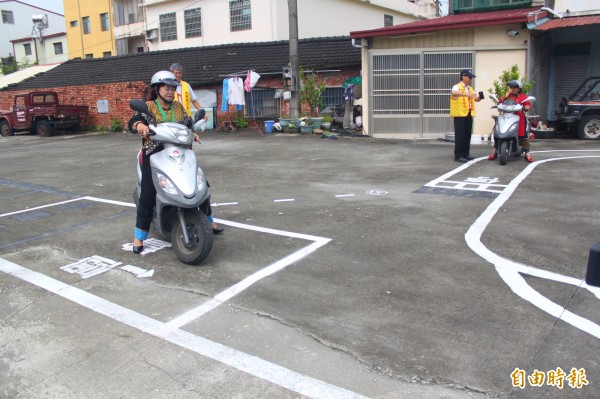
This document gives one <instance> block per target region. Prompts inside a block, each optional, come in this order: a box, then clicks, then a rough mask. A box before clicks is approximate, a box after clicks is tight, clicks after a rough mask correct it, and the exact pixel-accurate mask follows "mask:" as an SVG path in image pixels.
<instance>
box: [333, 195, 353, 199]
mask: <svg viewBox="0 0 600 399" xmlns="http://www.w3.org/2000/svg"><path fill="white" fill-rule="evenodd" d="M347 197H354V194H337V195H336V196H335V198H347Z"/></svg>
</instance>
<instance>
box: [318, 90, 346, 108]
mask: <svg viewBox="0 0 600 399" xmlns="http://www.w3.org/2000/svg"><path fill="white" fill-rule="evenodd" d="M321 98H322V99H323V112H324V111H326V110H327V111H331V112H333V108H334V107H336V106H338V105H342V106H343V105H344V88H343V87H341V86H340V87H326V88H325V91H324V92H323V93H322V94H321ZM328 108H329V110H328Z"/></svg>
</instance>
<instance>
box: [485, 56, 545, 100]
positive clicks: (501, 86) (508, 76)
mask: <svg viewBox="0 0 600 399" xmlns="http://www.w3.org/2000/svg"><path fill="white" fill-rule="evenodd" d="M511 80H520V81H521V83H523V91H522V92H523V93H525V94H527V93H529V92H530V91H531V89H532V88H533V86H535V82H534V81H533V80H529V79H528V78H527V75H521V71H519V66H518V65H516V64H515V65H513V66H512V67H511V68H510V69H507V70H505V71H502V74H501V75H500V77H499V79H498V80H494V83H493V86H494V87H493V88H491V89H488V90H489V91H490V93H493V94H495V95H496V97H498V98H501V97H504V96H505V95H506V93H507V92H508V86H507V85H506V84H507V83H508V82H510V81H511Z"/></svg>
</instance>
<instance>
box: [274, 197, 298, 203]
mask: <svg viewBox="0 0 600 399" xmlns="http://www.w3.org/2000/svg"><path fill="white" fill-rule="evenodd" d="M294 201H296V200H295V199H293V198H287V199H276V200H273V202H294Z"/></svg>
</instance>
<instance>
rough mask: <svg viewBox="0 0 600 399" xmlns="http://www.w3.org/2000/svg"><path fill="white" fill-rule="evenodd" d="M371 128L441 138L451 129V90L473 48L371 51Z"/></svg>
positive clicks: (383, 132)
mask: <svg viewBox="0 0 600 399" xmlns="http://www.w3.org/2000/svg"><path fill="white" fill-rule="evenodd" d="M371 65H372V69H371V76H370V87H371V96H370V97H371V131H372V134H373V135H385V136H388V137H394V136H397V137H399V138H400V137H406V138H410V137H417V138H426V137H441V136H443V134H444V133H447V132H451V131H453V130H454V129H453V127H452V120H451V119H450V117H449V113H450V91H451V89H452V86H453V85H455V84H456V83H457V82H458V81H459V75H460V71H461V70H463V69H471V68H472V67H473V52H431V51H420V52H411V53H389V51H388V52H377V51H376V50H374V51H372V52H371Z"/></svg>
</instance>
